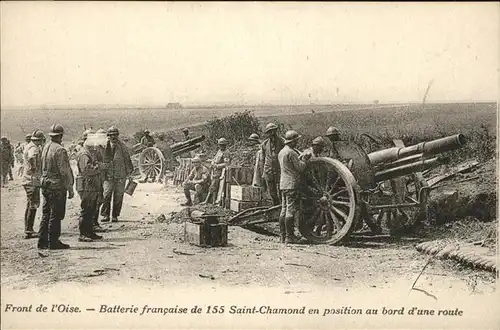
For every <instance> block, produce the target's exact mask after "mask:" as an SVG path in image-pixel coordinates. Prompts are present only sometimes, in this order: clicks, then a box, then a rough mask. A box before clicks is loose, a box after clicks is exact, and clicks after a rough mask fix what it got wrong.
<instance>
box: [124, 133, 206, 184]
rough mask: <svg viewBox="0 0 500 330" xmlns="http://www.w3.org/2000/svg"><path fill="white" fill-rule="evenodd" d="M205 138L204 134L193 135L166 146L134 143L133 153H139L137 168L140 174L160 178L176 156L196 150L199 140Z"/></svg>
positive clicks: (174, 160) (198, 146)
mask: <svg viewBox="0 0 500 330" xmlns="http://www.w3.org/2000/svg"><path fill="white" fill-rule="evenodd" d="M204 140H205V136H204V135H200V136H197V137H194V138H192V139H189V140H186V141H182V142H177V143H173V144H171V145H170V146H169V148H166V150H160V148H158V147H156V146H154V147H145V146H144V145H142V144H141V143H138V144H136V145H134V147H133V150H134V154H139V157H138V168H139V172H140V173H141V175H142V176H146V175H148V176H149V177H156V178H160V177H161V176H162V175H163V174H165V171H166V170H167V169H170V167H171V166H173V164H174V163H175V162H176V157H177V156H180V155H182V154H184V153H187V152H190V151H193V150H196V149H198V148H200V147H201V144H200V143H201V142H203V141H204Z"/></svg>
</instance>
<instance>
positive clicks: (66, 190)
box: [32, 124, 74, 250]
mask: <svg viewBox="0 0 500 330" xmlns="http://www.w3.org/2000/svg"><path fill="white" fill-rule="evenodd" d="M63 135H64V128H63V127H62V126H61V125H59V124H54V125H52V127H51V128H50V131H49V136H50V142H48V143H47V144H46V145H45V146H44V147H43V150H42V176H41V186H42V194H43V197H44V203H43V208H42V211H43V216H42V222H41V223H40V231H39V237H38V248H39V249H45V248H49V249H51V250H59V249H68V248H69V245H68V244H64V243H62V242H61V241H60V240H59V237H60V235H61V221H62V220H63V219H64V216H65V214H66V198H69V199H71V198H73V196H74V191H73V183H74V177H73V171H72V170H71V167H70V164H69V157H68V153H67V152H66V149H64V148H63V146H62V145H61V142H62V138H63ZM32 139H33V137H32Z"/></svg>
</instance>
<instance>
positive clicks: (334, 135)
mask: <svg viewBox="0 0 500 330" xmlns="http://www.w3.org/2000/svg"><path fill="white" fill-rule="evenodd" d="M326 137H327V138H328V140H329V141H330V142H331V149H330V152H329V156H330V157H331V158H333V159H339V158H340V155H339V152H338V151H337V148H336V147H335V142H336V141H340V131H339V129H338V128H336V127H334V126H330V127H328V129H327V130H326Z"/></svg>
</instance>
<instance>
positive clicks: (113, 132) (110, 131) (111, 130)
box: [108, 126, 120, 136]
mask: <svg viewBox="0 0 500 330" xmlns="http://www.w3.org/2000/svg"><path fill="white" fill-rule="evenodd" d="M115 135H120V132H119V131H118V128H116V127H114V126H111V127H110V128H108V136H115Z"/></svg>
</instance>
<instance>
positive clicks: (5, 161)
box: [0, 136, 12, 187]
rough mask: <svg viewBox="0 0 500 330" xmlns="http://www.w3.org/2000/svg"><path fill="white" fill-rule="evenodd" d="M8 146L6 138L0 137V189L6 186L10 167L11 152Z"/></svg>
mask: <svg viewBox="0 0 500 330" xmlns="http://www.w3.org/2000/svg"><path fill="white" fill-rule="evenodd" d="M10 149H11V148H10V145H9V143H8V139H7V137H6V136H2V143H1V145H0V157H1V159H0V166H1V169H2V173H1V174H2V178H1V179H2V187H5V185H6V184H7V176H8V175H9V169H10V168H11V165H12V152H11V150H10Z"/></svg>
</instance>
